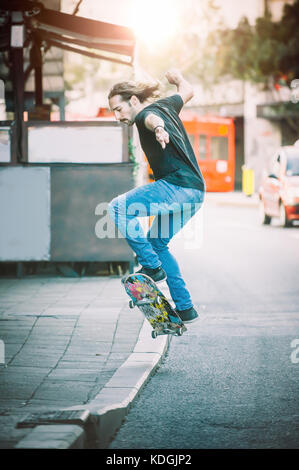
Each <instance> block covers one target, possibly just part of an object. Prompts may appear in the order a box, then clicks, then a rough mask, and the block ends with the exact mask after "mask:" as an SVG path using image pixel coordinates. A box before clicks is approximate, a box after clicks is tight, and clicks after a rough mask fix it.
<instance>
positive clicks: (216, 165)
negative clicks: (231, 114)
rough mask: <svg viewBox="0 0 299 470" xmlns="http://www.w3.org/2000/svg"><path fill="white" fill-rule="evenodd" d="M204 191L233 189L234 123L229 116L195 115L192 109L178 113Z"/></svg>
mask: <svg viewBox="0 0 299 470" xmlns="http://www.w3.org/2000/svg"><path fill="white" fill-rule="evenodd" d="M180 117H181V119H182V121H183V123H184V126H185V129H186V131H187V133H188V136H189V139H190V142H191V144H192V146H193V149H194V153H195V155H196V159H197V161H198V164H199V166H200V169H201V171H202V174H203V177H204V180H205V182H206V187H207V191H210V192H217V191H223V192H224V191H233V190H234V184H235V126H234V121H233V119H231V118H222V117H217V116H198V115H196V114H195V113H193V112H192V111H189V110H186V111H182V113H181V115H180Z"/></svg>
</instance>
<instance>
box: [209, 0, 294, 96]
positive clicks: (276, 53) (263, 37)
mask: <svg viewBox="0 0 299 470" xmlns="http://www.w3.org/2000/svg"><path fill="white" fill-rule="evenodd" d="M298 44H299V0H296V1H295V2H294V3H293V4H292V5H290V4H286V5H285V7H284V11H283V15H282V18H281V20H280V21H278V22H274V21H273V20H272V17H271V15H270V13H269V10H268V9H267V8H266V9H265V14H264V16H263V17H261V18H258V19H257V20H256V23H255V25H254V26H252V25H250V24H249V22H248V20H247V18H246V17H244V18H242V19H241V20H240V22H239V24H238V26H237V28H236V29H233V30H231V29H227V28H226V29H224V28H220V29H217V30H216V31H214V32H212V33H210V34H209V36H208V38H207V41H206V48H205V50H206V53H205V57H204V61H203V62H204V63H207V64H208V65H209V66H210V69H211V55H210V54H211V53H212V57H213V64H212V68H213V73H212V77H213V81H217V80H219V79H220V77H222V76H224V75H230V76H232V77H233V78H237V79H241V80H249V81H251V82H254V83H264V85H265V86H266V87H267V86H269V84H270V83H273V80H274V83H279V82H280V83H281V84H285V83H287V84H289V83H290V82H291V80H293V79H294V78H295V77H299V48H298Z"/></svg>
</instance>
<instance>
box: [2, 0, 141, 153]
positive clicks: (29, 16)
mask: <svg viewBox="0 0 299 470" xmlns="http://www.w3.org/2000/svg"><path fill="white" fill-rule="evenodd" d="M76 12H77V9H76V10H75V12H74V13H75V14H76ZM75 14H72V15H71V14H67V13H62V12H60V11H56V10H50V9H47V8H45V7H44V5H43V4H42V3H39V2H37V1H34V0H2V1H1V4H0V50H1V51H9V54H10V63H11V65H12V69H11V77H12V81H13V89H14V110H15V136H16V148H17V160H18V161H19V162H21V161H23V151H22V148H23V145H22V143H23V142H22V141H23V137H22V134H23V110H24V88H25V83H26V80H27V78H28V77H29V74H30V72H31V71H32V70H33V69H34V71H35V104H36V106H41V105H42V104H43V103H42V102H43V89H42V53H43V52H44V53H45V52H46V51H47V50H48V49H49V48H50V47H51V46H55V47H58V48H61V49H64V50H67V51H70V52H75V53H79V54H81V55H86V56H88V57H92V58H95V59H100V60H108V61H110V62H116V63H119V64H122V65H127V66H133V63H134V54H135V44H136V39H135V36H134V34H133V31H132V30H131V29H130V28H127V27H125V26H120V25H115V24H112V23H105V22H102V21H97V20H92V19H88V18H82V17H78V16H75ZM16 18H17V20H16ZM16 21H17V24H18V25H24V28H25V38H24V45H23V46H22V47H11V44H10V34H11V30H12V27H13V26H14V25H16ZM30 45H31V52H30V63H29V66H28V68H27V70H26V71H25V72H24V57H23V47H29V46H30ZM97 51H103V52H104V54H99V53H98V52H97Z"/></svg>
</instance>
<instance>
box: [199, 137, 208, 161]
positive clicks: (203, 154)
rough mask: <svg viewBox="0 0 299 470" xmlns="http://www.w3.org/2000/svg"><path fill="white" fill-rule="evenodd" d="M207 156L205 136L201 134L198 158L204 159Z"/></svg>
mask: <svg viewBox="0 0 299 470" xmlns="http://www.w3.org/2000/svg"><path fill="white" fill-rule="evenodd" d="M206 156H207V136H206V135H203V134H201V135H200V136H199V159H200V160H204V159H205V158H206Z"/></svg>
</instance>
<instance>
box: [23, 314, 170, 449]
mask: <svg viewBox="0 0 299 470" xmlns="http://www.w3.org/2000/svg"><path fill="white" fill-rule="evenodd" d="M151 330H152V328H151V326H150V325H149V323H148V322H147V320H144V322H143V326H142V328H141V331H140V334H139V337H138V340H137V343H136V345H135V348H134V350H133V352H132V353H131V355H130V356H129V358H128V359H127V360H126V361H125V362H124V363H123V364H122V365H121V367H120V368H119V369H118V370H117V371H116V372H115V374H114V375H113V376H112V378H111V379H110V380H109V381H108V382H107V384H106V385H105V387H103V389H102V390H101V391H100V392H99V393H98V395H96V397H95V398H94V399H93V400H91V401H90V402H88V403H87V404H85V405H78V406H73V407H69V408H64V410H66V409H67V410H79V409H80V410H83V409H84V410H88V411H89V413H90V415H89V418H88V420H87V422H86V423H85V425H84V426H82V427H81V426H78V425H71V424H55V425H52V424H47V425H39V426H36V427H35V428H34V429H33V430H32V431H31V432H30V433H29V434H28V435H27V436H26V437H25V438H23V439H22V440H21V441H19V442H18V444H17V445H16V446H15V448H18V449H25V448H27V449H29V448H34V449H46V448H56V449H83V448H85V449H88V448H97V449H106V448H108V446H109V444H110V442H111V441H112V439H113V437H114V435H115V434H116V432H117V431H118V429H119V428H120V426H121V424H122V422H123V420H124V418H125V417H126V415H127V414H128V412H129V409H130V407H131V406H132V404H133V403H134V401H135V400H136V398H137V397H138V395H139V393H140V391H141V390H142V388H143V387H144V385H145V384H146V383H147V381H148V380H149V379H150V377H151V376H152V375H153V374H154V372H155V371H156V370H157V368H158V367H159V365H160V363H161V361H162V359H163V357H164V356H165V354H166V353H167V351H168V347H169V345H170V342H171V339H172V337H171V336H168V335H166V336H159V337H158V338H156V339H152V337H151Z"/></svg>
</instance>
